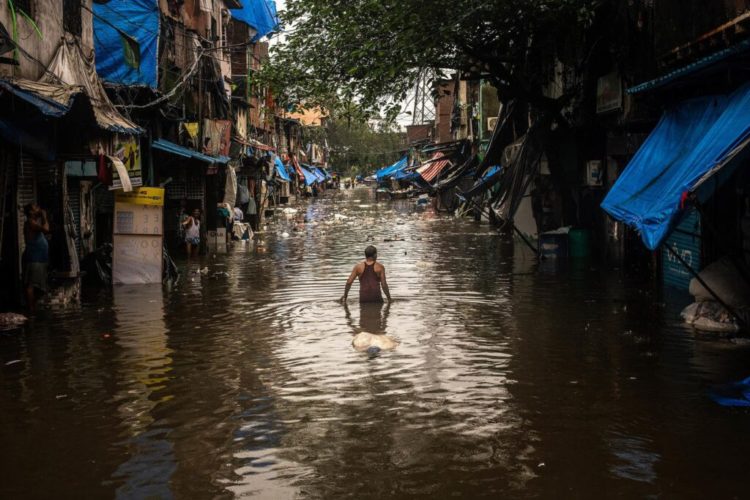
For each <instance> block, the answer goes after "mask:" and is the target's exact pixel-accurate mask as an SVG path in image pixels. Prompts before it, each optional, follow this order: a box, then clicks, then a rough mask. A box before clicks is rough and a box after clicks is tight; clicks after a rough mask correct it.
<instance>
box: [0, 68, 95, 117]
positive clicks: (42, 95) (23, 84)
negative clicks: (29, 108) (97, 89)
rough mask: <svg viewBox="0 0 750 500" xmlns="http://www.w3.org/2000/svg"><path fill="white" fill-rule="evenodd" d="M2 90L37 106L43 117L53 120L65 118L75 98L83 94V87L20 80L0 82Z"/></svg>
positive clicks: (12, 79)
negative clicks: (49, 117)
mask: <svg viewBox="0 0 750 500" xmlns="http://www.w3.org/2000/svg"><path fill="white" fill-rule="evenodd" d="M0 89H2V90H5V91H7V92H10V93H12V94H14V95H15V96H16V97H18V98H19V99H23V100H24V101H26V102H28V103H29V104H31V105H33V106H36V107H37V108H38V109H39V111H40V112H41V113H42V114H43V115H46V116H51V117H53V118H59V117H61V116H64V115H65V114H66V113H67V112H68V111H70V108H71V106H72V105H73V99H74V98H75V96H76V95H78V94H81V93H83V87H78V86H66V85H54V84H49V83H40V82H35V81H32V80H24V79H20V78H11V79H8V80H0ZM0 93H2V92H0Z"/></svg>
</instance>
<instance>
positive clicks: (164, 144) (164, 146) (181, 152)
mask: <svg viewBox="0 0 750 500" xmlns="http://www.w3.org/2000/svg"><path fill="white" fill-rule="evenodd" d="M151 146H152V147H153V148H154V149H158V150H159V151H164V152H165V153H171V154H173V155H175V156H180V157H182V158H190V159H193V160H198V161H202V162H206V163H208V164H211V165H213V164H215V163H227V162H228V161H229V157H228V156H223V157H219V158H216V157H213V156H208V155H204V154H203V153H199V152H198V151H193V150H192V149H188V148H186V147H183V146H180V145H178V144H175V143H173V142H169V141H166V140H164V139H157V140H155V141H154V142H152V143H151Z"/></svg>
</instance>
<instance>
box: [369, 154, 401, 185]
mask: <svg viewBox="0 0 750 500" xmlns="http://www.w3.org/2000/svg"><path fill="white" fill-rule="evenodd" d="M408 164H409V157H408V156H404V157H403V158H401V159H400V160H399V161H397V162H396V163H394V164H393V165H389V166H387V167H383V168H381V169H380V170H378V171H377V172H375V177H376V178H377V179H378V181H383V180H385V179H388V178H389V177H393V176H394V175H396V174H397V173H398V172H400V171H401V170H403V169H405V168H406V167H407V166H408Z"/></svg>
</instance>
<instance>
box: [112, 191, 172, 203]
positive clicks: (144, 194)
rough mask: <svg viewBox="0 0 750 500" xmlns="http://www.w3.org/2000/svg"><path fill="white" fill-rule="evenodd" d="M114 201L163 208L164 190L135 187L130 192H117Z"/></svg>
mask: <svg viewBox="0 0 750 500" xmlns="http://www.w3.org/2000/svg"><path fill="white" fill-rule="evenodd" d="M115 201H118V202H120V203H130V204H131V205H151V206H157V207H163V206H164V188H155V187H137V188H133V190H132V191H130V192H127V193H125V192H123V191H118V192H116V193H115Z"/></svg>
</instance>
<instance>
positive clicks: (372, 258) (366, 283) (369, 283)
mask: <svg viewBox="0 0 750 500" xmlns="http://www.w3.org/2000/svg"><path fill="white" fill-rule="evenodd" d="M365 257H366V259H365V260H364V261H362V262H360V263H358V264H356V265H355V266H354V268H353V269H352V272H351V274H350V275H349V279H347V280H346V288H345V289H344V296H343V297H341V302H346V299H347V297H348V296H349V290H350V289H351V287H352V284H353V283H354V280H355V279H359V301H360V302H383V297H382V295H380V289H381V288H382V289H383V293H385V296H386V297H387V298H388V302H390V301H391V293H390V290H389V289H388V282H387V281H386V278H385V266H383V265H382V264H381V263H379V262H377V258H378V257H377V250H376V249H375V247H373V246H369V247H367V248H366V249H365Z"/></svg>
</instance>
